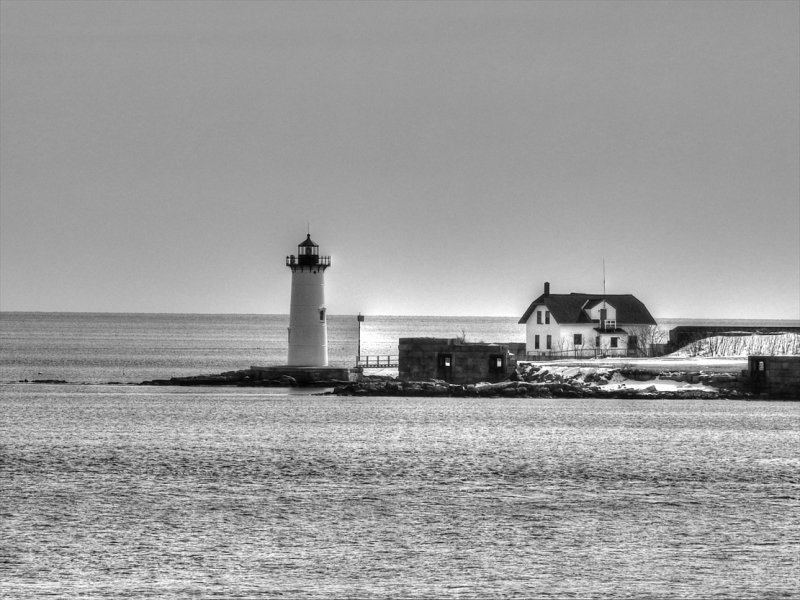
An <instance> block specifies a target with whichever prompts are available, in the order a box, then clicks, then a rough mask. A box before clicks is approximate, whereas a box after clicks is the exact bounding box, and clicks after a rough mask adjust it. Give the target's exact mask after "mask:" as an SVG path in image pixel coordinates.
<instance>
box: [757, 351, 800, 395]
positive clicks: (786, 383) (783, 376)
mask: <svg viewBox="0 0 800 600" xmlns="http://www.w3.org/2000/svg"><path fill="white" fill-rule="evenodd" d="M748 366H749V369H748V371H747V379H748V384H749V385H748V387H749V388H750V391H752V392H754V393H757V394H760V395H762V396H764V397H765V398H769V399H773V398H775V399H786V400H800V356H751V357H749V359H748Z"/></svg>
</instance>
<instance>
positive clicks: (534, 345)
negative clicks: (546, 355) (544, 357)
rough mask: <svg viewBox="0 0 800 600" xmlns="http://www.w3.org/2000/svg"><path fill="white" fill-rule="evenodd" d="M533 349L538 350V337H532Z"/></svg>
mask: <svg viewBox="0 0 800 600" xmlns="http://www.w3.org/2000/svg"><path fill="white" fill-rule="evenodd" d="M533 349H534V350H538V349H539V336H538V335H535V336H533Z"/></svg>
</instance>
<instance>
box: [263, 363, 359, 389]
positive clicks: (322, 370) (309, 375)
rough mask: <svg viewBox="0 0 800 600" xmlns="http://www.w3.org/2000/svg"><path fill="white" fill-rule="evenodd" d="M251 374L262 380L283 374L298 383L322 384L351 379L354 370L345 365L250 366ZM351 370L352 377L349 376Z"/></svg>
mask: <svg viewBox="0 0 800 600" xmlns="http://www.w3.org/2000/svg"><path fill="white" fill-rule="evenodd" d="M250 371H252V373H253V375H254V376H255V377H257V378H258V379H262V380H270V379H272V380H274V379H280V378H281V377H283V376H284V375H288V376H289V377H292V378H293V379H294V380H295V381H296V382H297V383H299V384H300V385H314V384H317V383H318V384H319V385H324V384H326V383H329V382H332V381H351V380H354V379H355V370H354V369H348V368H347V367H290V366H277V367H259V366H256V365H253V366H251V367H250ZM351 372H352V373H353V377H351Z"/></svg>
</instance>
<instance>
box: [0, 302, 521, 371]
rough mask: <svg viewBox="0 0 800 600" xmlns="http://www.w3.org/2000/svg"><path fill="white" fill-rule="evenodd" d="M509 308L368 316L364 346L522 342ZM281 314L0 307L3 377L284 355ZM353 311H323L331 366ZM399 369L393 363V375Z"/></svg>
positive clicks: (348, 334) (352, 338)
mask: <svg viewBox="0 0 800 600" xmlns="http://www.w3.org/2000/svg"><path fill="white" fill-rule="evenodd" d="M517 321H518V318H513V317H392V316H388V317H372V316H367V317H366V319H365V321H364V322H363V323H362V324H361V353H362V355H396V354H397V344H398V339H399V338H401V337H412V336H431V337H455V336H456V335H462V333H466V335H467V339H468V340H471V341H486V342H512V341H513V342H523V341H525V330H524V327H523V326H521V325H518V324H517ZM288 327H289V316H288V315H180V314H115V313H21V312H11V313H9V312H5V313H3V312H0V381H21V380H25V379H27V380H35V379H57V380H65V381H69V382H76V383H107V382H111V381H113V382H123V383H136V382H140V381H148V380H152V379H159V378H169V377H179V376H187V375H200V374H215V373H222V372H224V371H234V370H239V369H246V368H248V367H250V366H251V365H281V364H286V358H287V354H288V335H287V329H288ZM358 340H359V326H358V321H357V320H356V317H355V316H337V315H330V316H329V319H328V355H329V362H330V364H331V366H355V359H356V356H357V354H358V347H359V346H358ZM396 372H397V370H396V369H395V370H394V373H395V374H396Z"/></svg>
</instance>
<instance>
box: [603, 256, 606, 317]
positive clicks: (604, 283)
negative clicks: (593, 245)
mask: <svg viewBox="0 0 800 600" xmlns="http://www.w3.org/2000/svg"><path fill="white" fill-rule="evenodd" d="M605 307H606V259H605V258H604V259H603V308H605Z"/></svg>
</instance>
